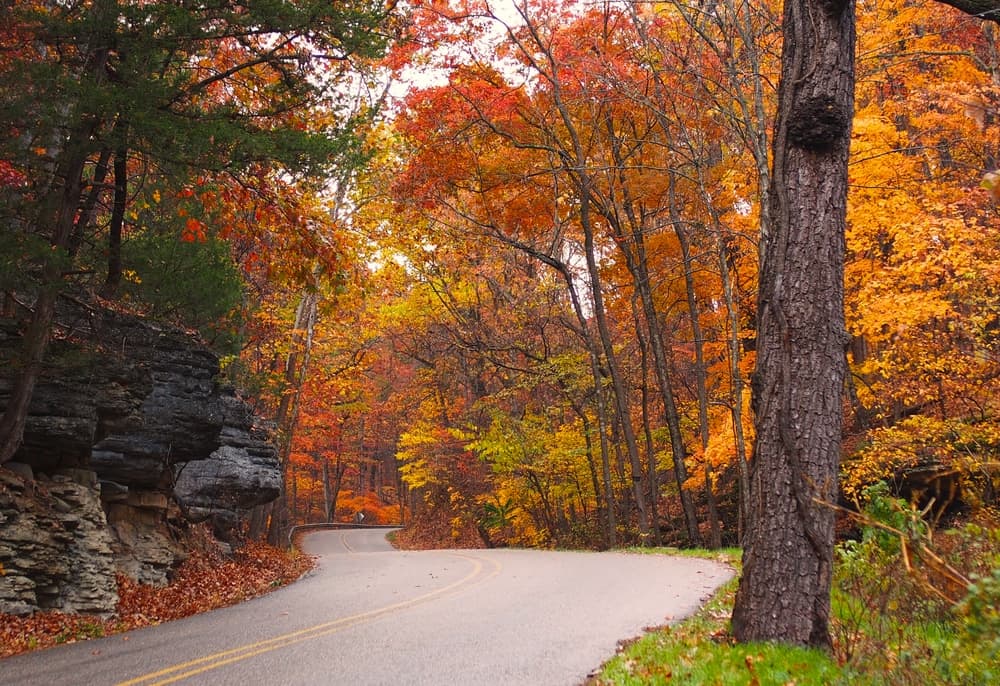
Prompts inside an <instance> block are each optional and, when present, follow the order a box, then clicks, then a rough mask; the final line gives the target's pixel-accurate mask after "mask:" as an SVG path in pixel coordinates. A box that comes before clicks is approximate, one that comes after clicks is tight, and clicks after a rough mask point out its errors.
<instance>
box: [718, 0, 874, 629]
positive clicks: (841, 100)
mask: <svg viewBox="0 0 1000 686" xmlns="http://www.w3.org/2000/svg"><path fill="white" fill-rule="evenodd" d="M783 32H784V52H783V54H782V71H781V83H780V85H779V89H778V113H777V121H776V123H775V135H774V153H773V173H772V183H773V186H772V189H771V190H772V194H771V203H772V206H771V209H772V212H771V221H772V225H771V226H770V227H769V228H770V231H768V232H767V233H766V234H765V240H764V241H763V242H762V255H761V271H760V293H759V302H758V330H757V335H758V339H757V367H756V370H755V371H754V378H753V383H752V387H753V406H754V412H755V416H756V427H757V442H756V445H755V448H754V458H753V464H752V474H751V483H750V499H751V503H750V521H749V522H748V531H747V538H746V544H745V547H744V552H743V576H742V578H741V580H740V586H739V589H738V591H737V594H736V604H735V606H734V609H733V633H734V634H735V636H736V638H737V640H739V641H771V640H773V641H782V642H786V643H793V644H801V645H812V646H821V647H827V648H828V647H830V645H831V641H830V632H829V618H830V584H831V571H832V561H833V523H834V512H833V509H832V508H831V507H829V503H832V502H833V501H834V499H835V497H836V493H837V470H838V465H839V458H840V439H841V424H842V409H843V408H842V399H843V388H844V374H845V356H844V347H845V346H846V345H847V343H848V337H847V333H846V331H845V327H844V307H843V293H844V288H843V264H844V229H845V210H846V197H847V192H846V191H847V154H848V148H849V144H850V130H851V119H852V115H853V112H854V78H853V75H854V40H855V38H854V3H853V2H851V1H850V0H786V3H785V12H784V31H783Z"/></svg>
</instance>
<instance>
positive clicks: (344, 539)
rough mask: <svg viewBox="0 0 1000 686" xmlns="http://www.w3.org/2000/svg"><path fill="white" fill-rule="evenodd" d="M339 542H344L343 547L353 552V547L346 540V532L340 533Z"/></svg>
mask: <svg viewBox="0 0 1000 686" xmlns="http://www.w3.org/2000/svg"><path fill="white" fill-rule="evenodd" d="M340 542H341V543H343V544H344V547H345V548H347V552H349V553H353V552H354V548H352V547H351V544H350V543H348V542H347V534H346V533H342V534H340Z"/></svg>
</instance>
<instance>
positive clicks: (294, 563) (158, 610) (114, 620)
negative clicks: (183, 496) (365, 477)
mask: <svg viewBox="0 0 1000 686" xmlns="http://www.w3.org/2000/svg"><path fill="white" fill-rule="evenodd" d="M312 565H313V560H312V558H311V557H309V556H308V555H304V554H302V553H300V552H297V551H295V550H292V551H286V550H281V549H278V548H273V547H271V546H269V545H266V544H264V543H261V542H256V541H251V542H249V543H247V544H246V545H245V546H243V547H241V548H239V549H237V550H236V551H235V552H234V553H233V555H232V557H224V556H223V555H222V554H221V553H220V552H219V551H218V549H217V548H210V547H207V546H205V547H202V548H201V549H199V550H196V551H194V552H192V554H191V556H190V557H189V558H188V559H187V560H185V561H184V562H183V563H182V564H181V565H180V567H178V568H177V572H176V573H175V575H174V577H173V579H172V580H171V582H170V584H169V585H167V586H164V587H162V588H157V587H154V586H148V585H143V584H138V583H136V582H135V581H133V580H131V579H129V578H128V577H126V576H123V575H119V576H118V594H119V600H118V610H117V612H116V613H115V615H114V616H113V617H110V618H101V617H96V616H93V615H81V614H65V613H61V612H39V613H35V614H34V615H32V616H30V617H15V616H13V615H4V614H0V658H4V657H9V656H11V655H16V654H18V653H23V652H27V651H29V650H36V649H40V648H49V647H51V646H54V645H59V644H62V643H75V642H76V641H82V640H86V639H90V638H100V637H102V636H109V635H111V634H117V633H121V632H123V631H128V630H130V629H137V628H139V627H143V626H150V625H153V624H159V623H161V622H166V621H169V620H172V619H180V618H181V617H187V616H189V615H194V614H198V613H199V612H206V611H208V610H214V609H216V608H220V607H225V606H227V605H233V604H235V603H238V602H240V601H243V600H247V599H249V598H253V597H256V596H259V595H262V594H264V593H267V592H268V591H272V590H274V589H276V588H280V587H282V586H285V585H286V584H289V583H291V582H292V581H295V580H296V579H298V578H299V577H301V576H302V575H303V574H305V573H306V572H307V571H309V570H310V569H311V568H312ZM123 640H126V639H123Z"/></svg>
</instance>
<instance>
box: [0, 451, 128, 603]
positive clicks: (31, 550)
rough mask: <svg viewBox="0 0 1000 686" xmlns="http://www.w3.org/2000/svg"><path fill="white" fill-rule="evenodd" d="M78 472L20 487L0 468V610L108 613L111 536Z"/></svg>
mask: <svg viewBox="0 0 1000 686" xmlns="http://www.w3.org/2000/svg"><path fill="white" fill-rule="evenodd" d="M84 474H86V473H81V472H69V473H63V474H56V475H54V476H53V477H52V478H51V479H40V480H38V481H28V480H25V479H24V478H23V477H21V476H20V475H18V474H15V473H14V472H11V471H9V470H0V564H2V565H3V569H4V572H5V573H4V574H3V575H0V612H7V613H10V614H19V615H22V614H29V613H31V612H34V611H35V610H38V609H52V610H60V611H62V612H88V613H97V614H110V613H112V612H114V609H115V605H116V603H117V602H118V593H117V586H116V584H115V577H114V573H115V562H114V557H113V555H112V537H111V533H110V531H109V530H108V527H107V520H106V519H105V516H104V510H103V509H102V508H101V501H100V494H99V492H98V489H97V487H96V483H95V479H94V474H93V473H92V472H91V473H89V478H87V477H85V476H84ZM81 482H84V483H81Z"/></svg>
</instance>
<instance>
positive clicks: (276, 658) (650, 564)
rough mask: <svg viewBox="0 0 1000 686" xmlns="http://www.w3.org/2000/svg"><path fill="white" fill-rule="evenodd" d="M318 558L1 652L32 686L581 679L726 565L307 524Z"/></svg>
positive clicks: (310, 548) (13, 676) (3, 667)
mask: <svg viewBox="0 0 1000 686" xmlns="http://www.w3.org/2000/svg"><path fill="white" fill-rule="evenodd" d="M304 540H305V543H304V547H305V549H306V551H307V552H309V553H312V554H314V555H317V556H319V564H318V566H317V570H316V571H315V572H314V573H312V574H310V575H308V576H307V577H306V578H304V579H302V580H301V581H299V582H297V583H294V584H292V585H290V586H288V587H287V588H283V589H280V590H278V591H276V592H274V593H271V594H268V595H266V596H264V597H262V598H257V599H254V600H251V601H248V602H246V603H242V604H240V605H235V606H233V607H228V608H224V609H222V610H216V611H214V612H208V613H205V614H202V615H197V616H195V617H189V618H187V619H182V620H178V621H176V622H168V623H166V624H162V625H160V626H156V627H150V628H147V629H140V630H137V631H132V632H129V633H127V634H119V635H116V636H110V637H108V638H104V639H100V640H95V641H86V642H83V643H76V644H73V645H68V646H61V647H58V648H53V649H51V650H45V651H40V652H37V653H34V654H29V655H22V656H18V657H14V658H10V659H7V660H3V661H0V683H3V684H5V685H12V684H31V685H35V684H37V685H38V686H57V685H60V684H65V685H73V686H82V685H86V686H99V685H101V684H118V685H120V686H153V685H154V684H157V685H159V684H174V683H178V684H204V685H205V686H209V685H210V686H223V685H233V686H253V685H256V684H280V685H281V686H287V685H291V684H302V685H324V684H343V685H344V686H365V685H368V684H372V685H374V684H386V685H390V684H391V685H392V686H400V685H406V686H411V685H418V684H426V685H431V684H433V685H435V686H437V685H440V684H447V685H448V686H475V685H492V684H496V685H498V686H499V685H503V686H514V685H517V684H524V685H525V686H546V685H552V686H562V685H566V686H576V685H578V684H580V683H581V682H582V681H583V680H584V679H585V678H586V676H587V674H588V673H589V672H590V671H591V670H593V669H594V668H596V667H597V666H598V665H600V664H601V663H602V662H604V661H605V660H607V659H608V658H610V657H611V656H612V655H613V654H614V651H615V647H616V643H617V642H618V641H619V640H620V639H625V638H630V637H632V636H636V635H638V634H640V633H641V632H642V630H643V628H645V627H647V626H656V625H661V624H665V623H667V622H670V621H672V620H674V619H677V618H680V617H682V616H684V615H686V614H689V613H691V612H693V611H694V610H695V609H696V608H697V607H698V606H699V604H700V603H701V601H702V600H703V599H704V598H705V597H706V596H708V595H709V594H710V593H711V592H712V590H714V589H715V588H716V587H717V586H718V585H720V584H721V583H723V582H724V581H725V580H726V579H728V578H729V577H730V576H731V574H732V571H731V570H729V569H727V568H726V567H724V566H722V565H719V564H715V563H713V562H709V561H706V560H697V559H690V558H674V557H666V556H661V555H639V554H629V553H583V552H579V553H578V552H551V551H533V550H441V551H421V552H404V551H397V550H394V549H393V548H392V547H391V546H390V545H389V544H388V543H387V542H386V541H385V531H384V530H377V529H364V530H355V529H351V530H335V531H318V532H314V533H310V534H308V535H307V536H306V537H305V539H304Z"/></svg>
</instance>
